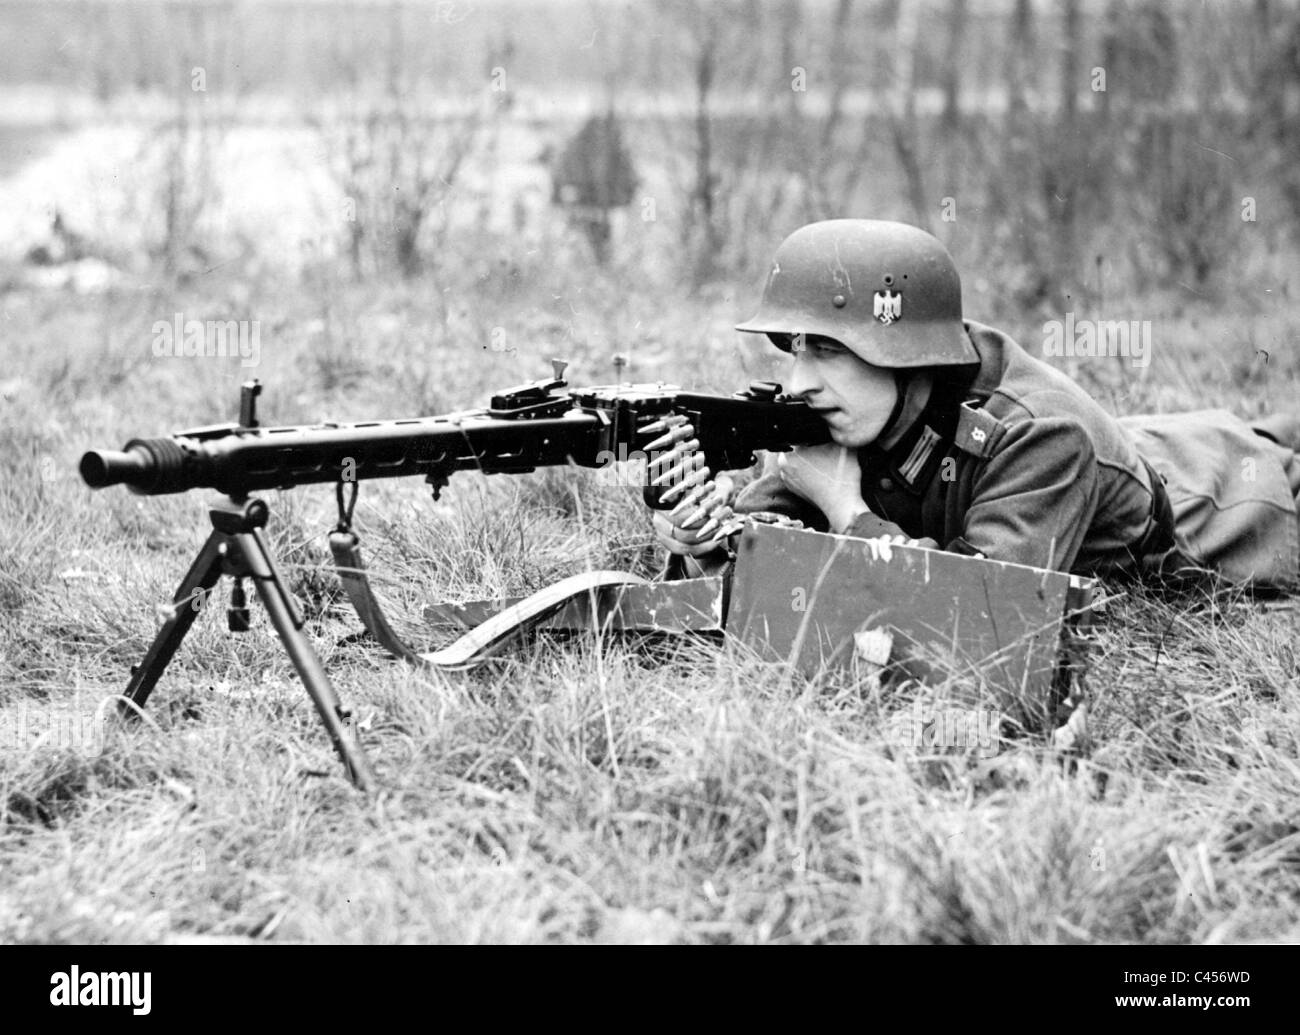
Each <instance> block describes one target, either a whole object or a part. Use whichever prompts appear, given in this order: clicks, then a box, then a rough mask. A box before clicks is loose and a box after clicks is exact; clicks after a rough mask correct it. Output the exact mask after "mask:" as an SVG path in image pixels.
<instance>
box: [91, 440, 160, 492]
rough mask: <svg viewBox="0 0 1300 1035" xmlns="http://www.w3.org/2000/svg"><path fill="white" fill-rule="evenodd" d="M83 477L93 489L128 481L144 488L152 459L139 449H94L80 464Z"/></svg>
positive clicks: (133, 486)
mask: <svg viewBox="0 0 1300 1035" xmlns="http://www.w3.org/2000/svg"><path fill="white" fill-rule="evenodd" d="M78 466H79V469H80V471H81V479H82V481H84V482H85V483H86V484H87V485H89V486H90V487H91V488H92V489H102V488H104V487H105V486H106V485H121V484H122V483H124V482H125V483H126V484H127V485H130V486H131V487H132V488H144V487H145V486H147V485H148V483H149V480H150V466H151V460H150V458H149V456H148V455H146V454H145V453H143V452H141V451H140V450H138V449H128V450H119V449H92V450H90V452H88V453H86V454H85V455H84V456H82V458H81V463H80V464H79V465H78Z"/></svg>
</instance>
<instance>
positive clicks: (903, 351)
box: [736, 219, 979, 368]
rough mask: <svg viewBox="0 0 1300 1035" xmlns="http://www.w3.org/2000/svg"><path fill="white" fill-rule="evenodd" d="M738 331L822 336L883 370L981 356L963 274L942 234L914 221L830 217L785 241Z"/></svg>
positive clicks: (782, 343) (778, 337)
mask: <svg viewBox="0 0 1300 1035" xmlns="http://www.w3.org/2000/svg"><path fill="white" fill-rule="evenodd" d="M736 330H738V331H750V332H754V333H758V334H768V335H774V336H775V337H773V339H772V340H773V341H774V342H775V343H776V345H777V347H778V348H780V349H782V350H784V351H786V352H789V351H790V349H791V344H792V343H791V341H790V339H789V337H784V336H788V335H795V334H819V335H822V336H824V337H827V338H833V339H835V340H836V341H838V342H841V343H842V344H843V345H845V346H846V347H847V348H848V349H849V350H850V351H852V352H853V353H854V354H855V355H857V356H858V357H859V358H860V359H864V360H866V361H867V362H868V363H871V364H874V365H875V366H879V367H891V368H897V367H932V366H949V365H955V364H961V363H977V362H979V356H978V354H976V352H975V349H974V347H973V346H972V345H971V343H970V340H969V338H967V336H966V330H965V328H964V327H963V326H962V321H961V278H960V277H958V276H957V267H956V266H955V265H954V264H953V261H952V256H951V255H949V254H948V250H947V249H946V248H944V246H943V245H942V244H940V243H939V241H938V240H937V239H936V238H934V237H932V236H931V235H930V234H927V233H926V232H925V231H924V230H919V229H917V228H916V227H914V226H908V225H907V224H906V223H890V222H885V221H883V220H878V219H828V220H825V221H823V222H820V223H809V224H808V225H807V226H805V227H801V228H800V229H798V230H796V231H795V232H794V233H792V234H791V235H790V236H789V237H787V238H786V239H785V240H784V241H782V242H781V247H779V248H778V249H777V250H776V257H775V258H774V259H773V261H772V271H771V272H770V273H769V274H768V275H767V283H766V285H764V287H763V300H762V301H761V302H760V303H759V305H758V312H757V313H755V314H754V316H753V317H751V318H750V319H749V320H746V321H745V322H744V323H742V324H740V325H738V326H737V327H736Z"/></svg>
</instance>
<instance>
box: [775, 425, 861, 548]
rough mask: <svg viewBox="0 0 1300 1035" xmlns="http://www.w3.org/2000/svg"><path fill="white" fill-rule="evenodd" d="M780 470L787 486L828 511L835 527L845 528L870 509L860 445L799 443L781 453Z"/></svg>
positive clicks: (833, 528)
mask: <svg viewBox="0 0 1300 1035" xmlns="http://www.w3.org/2000/svg"><path fill="white" fill-rule="evenodd" d="M776 471H777V474H778V475H780V477H781V481H782V482H783V483H784V484H785V486H786V488H788V489H789V490H790V491H791V492H794V493H797V494H798V495H800V496H802V497H803V498H804V499H806V500H807V501H808V502H809V503H811V504H812V505H813V506H814V507H816V508H817V509H818V510H820V511H821V512H822V513H823V514H825V515H826V520H827V521H828V522H830V526H831V529H832V530H833V531H836V532H840V531H843V530H844V529H846V528H848V526H849V525H851V524H853V521H854V519H855V518H857V517H858V516H859V515H860V514H866V513H868V511H869V508H868V507H867V504H866V503H865V502H864V501H863V499H862V469H861V467H859V466H858V452H857V450H856V449H847V448H845V447H844V446H841V445H837V444H835V443H834V442H828V443H826V444H825V445H821V446H796V447H795V448H794V449H792V450H791V451H790V452H789V453H781V454H780V455H779V456H778V457H777V461H776Z"/></svg>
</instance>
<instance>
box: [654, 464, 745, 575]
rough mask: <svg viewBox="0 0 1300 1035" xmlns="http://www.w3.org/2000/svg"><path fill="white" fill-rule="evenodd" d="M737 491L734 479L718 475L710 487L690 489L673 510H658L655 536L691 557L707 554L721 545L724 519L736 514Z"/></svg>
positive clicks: (671, 548) (669, 549) (666, 546)
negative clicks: (694, 490) (690, 491)
mask: <svg viewBox="0 0 1300 1035" xmlns="http://www.w3.org/2000/svg"><path fill="white" fill-rule="evenodd" d="M702 488H703V487H702ZM735 492H736V489H735V483H734V482H733V481H732V479H731V478H730V477H729V476H728V475H725V474H720V475H718V477H717V478H716V479H714V481H713V483H712V485H711V486H710V487H709V488H708V489H707V490H706V491H704V492H701V493H699V494H698V495H697V494H696V493H693V492H692V493H688V494H687V496H686V497H685V498H684V499H683V500H682V502H681V503H679V504H677V506H676V507H674V508H673V509H672V510H670V511H662V510H656V511H655V512H654V516H653V518H652V519H651V520H652V522H653V524H654V530H655V537H656V538H657V539H658V540H659V542H661V543H662V544H663V545H664V548H665V549H666V550H668V552H669V553H675V554H678V555H684V556H687V557H703V556H705V555H706V554H710V553H713V552H714V551H715V550H719V549H721V548H722V543H721V542H720V541H719V540H718V538H717V536H718V532H719V528H720V526H721V525H722V523H723V522H724V521H725V520H727V519H728V518H730V517H731V516H732V514H731V502H732V500H733V498H734V497H735Z"/></svg>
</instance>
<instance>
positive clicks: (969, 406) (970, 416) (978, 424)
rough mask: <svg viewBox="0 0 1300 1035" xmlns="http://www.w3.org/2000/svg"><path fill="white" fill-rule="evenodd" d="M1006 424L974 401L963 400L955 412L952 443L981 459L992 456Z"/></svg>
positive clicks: (1005, 430)
mask: <svg viewBox="0 0 1300 1035" xmlns="http://www.w3.org/2000/svg"><path fill="white" fill-rule="evenodd" d="M1006 432H1007V426H1006V425H1005V424H1003V423H1002V422H1001V421H1000V420H998V419H997V418H996V417H994V416H993V415H992V414H991V413H989V411H988V410H986V409H983V408H982V407H981V406H979V405H978V404H975V403H970V402H964V403H962V404H961V410H960V411H959V412H958V414H957V428H956V430H955V431H954V433H953V445H954V446H956V447H957V448H958V449H960V450H961V451H962V452H963V453H966V454H968V455H970V456H974V457H978V458H980V459H981V460H983V459H987V458H988V457H990V456H992V455H993V453H994V452H995V451H996V449H997V445H998V443H999V442H1000V441H1001V440H1002V436H1003V435H1005V434H1006Z"/></svg>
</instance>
